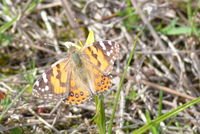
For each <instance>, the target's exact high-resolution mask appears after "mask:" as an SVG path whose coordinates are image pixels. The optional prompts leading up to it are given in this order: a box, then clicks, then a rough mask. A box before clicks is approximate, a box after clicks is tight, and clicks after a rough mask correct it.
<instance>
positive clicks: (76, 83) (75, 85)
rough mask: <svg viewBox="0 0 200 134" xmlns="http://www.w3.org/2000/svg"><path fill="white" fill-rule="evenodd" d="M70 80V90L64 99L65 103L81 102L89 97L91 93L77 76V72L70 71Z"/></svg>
mask: <svg viewBox="0 0 200 134" xmlns="http://www.w3.org/2000/svg"><path fill="white" fill-rule="evenodd" d="M71 76H72V77H71V80H70V90H69V95H68V97H67V98H66V99H65V100H64V101H65V103H70V104H81V103H84V102H85V101H87V100H89V99H90V98H91V93H90V91H89V90H88V89H87V88H88V87H87V86H86V83H81V82H82V81H81V80H80V79H78V78H77V72H72V75H71Z"/></svg>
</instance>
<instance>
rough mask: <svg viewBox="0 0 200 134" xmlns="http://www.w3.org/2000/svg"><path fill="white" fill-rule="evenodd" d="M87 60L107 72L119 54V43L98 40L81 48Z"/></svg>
mask: <svg viewBox="0 0 200 134" xmlns="http://www.w3.org/2000/svg"><path fill="white" fill-rule="evenodd" d="M83 51H84V53H86V54H87V55H88V57H89V61H90V62H91V63H92V64H93V65H95V66H96V67H97V68H98V69H99V70H100V71H101V72H103V73H105V74H109V73H110V72H111V70H112V68H113V64H114V61H115V60H116V59H117V57H118V55H119V44H118V43H116V42H113V41H98V42H95V43H93V44H92V45H88V46H86V47H84V48H83Z"/></svg>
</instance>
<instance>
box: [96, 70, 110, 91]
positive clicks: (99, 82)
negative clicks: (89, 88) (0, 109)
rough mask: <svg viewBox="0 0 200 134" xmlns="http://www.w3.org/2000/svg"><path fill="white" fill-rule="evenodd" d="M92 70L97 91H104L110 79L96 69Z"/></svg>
mask: <svg viewBox="0 0 200 134" xmlns="http://www.w3.org/2000/svg"><path fill="white" fill-rule="evenodd" d="M93 72H94V73H95V74H96V78H95V89H96V92H97V93H101V92H104V91H106V90H108V89H109V87H110V86H111V79H110V78H109V76H107V75H104V74H103V73H101V72H99V71H98V70H97V69H93Z"/></svg>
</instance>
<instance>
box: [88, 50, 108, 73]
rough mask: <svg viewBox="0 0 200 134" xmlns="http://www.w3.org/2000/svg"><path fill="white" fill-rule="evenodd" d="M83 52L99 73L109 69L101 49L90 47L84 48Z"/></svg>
mask: <svg viewBox="0 0 200 134" xmlns="http://www.w3.org/2000/svg"><path fill="white" fill-rule="evenodd" d="M84 52H85V53H86V54H87V55H88V56H89V59H90V62H92V63H93V64H94V65H95V66H97V67H98V68H99V69H100V70H101V71H103V72H106V70H107V68H109V63H108V61H107V60H106V57H105V56H104V54H103V51H102V50H101V49H97V48H96V47H94V46H90V47H87V48H85V50H84Z"/></svg>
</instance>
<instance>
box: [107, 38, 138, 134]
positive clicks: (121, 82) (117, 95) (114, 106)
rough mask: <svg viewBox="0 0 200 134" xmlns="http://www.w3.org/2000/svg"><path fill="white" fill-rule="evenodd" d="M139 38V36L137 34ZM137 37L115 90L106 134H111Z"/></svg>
mask: <svg viewBox="0 0 200 134" xmlns="http://www.w3.org/2000/svg"><path fill="white" fill-rule="evenodd" d="M138 36H139V34H138ZM138 36H137V38H136V40H135V42H134V44H133V49H132V51H131V54H130V56H129V59H128V62H127V64H126V67H125V69H124V73H123V75H122V77H121V80H120V83H119V88H118V90H117V94H116V98H115V101H114V105H113V108H112V114H111V118H110V124H109V127H108V134H112V126H113V120H114V117H115V112H116V109H117V105H118V101H119V97H120V92H121V90H122V86H123V83H124V79H125V76H126V74H127V71H128V67H129V65H130V63H131V61H132V58H133V55H134V51H135V48H136V43H137V40H138Z"/></svg>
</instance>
